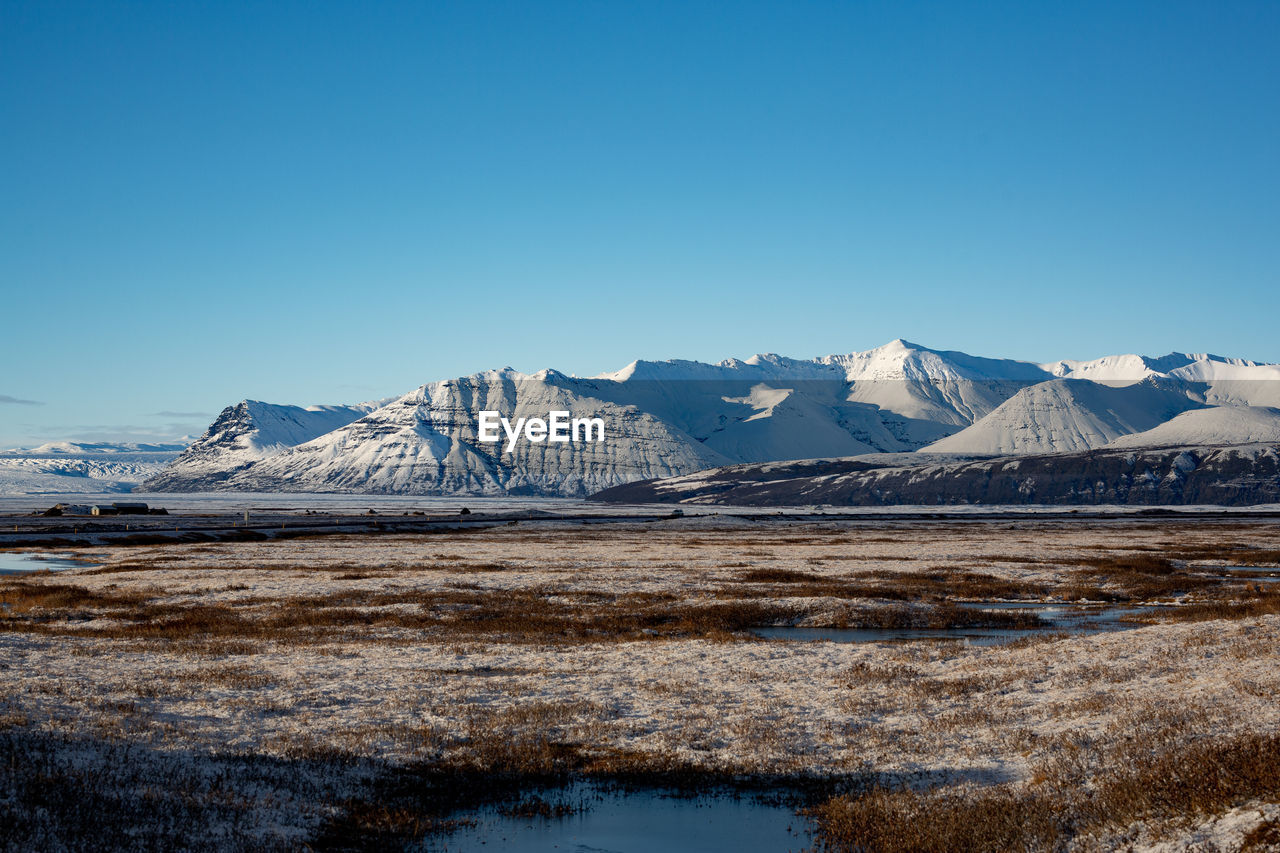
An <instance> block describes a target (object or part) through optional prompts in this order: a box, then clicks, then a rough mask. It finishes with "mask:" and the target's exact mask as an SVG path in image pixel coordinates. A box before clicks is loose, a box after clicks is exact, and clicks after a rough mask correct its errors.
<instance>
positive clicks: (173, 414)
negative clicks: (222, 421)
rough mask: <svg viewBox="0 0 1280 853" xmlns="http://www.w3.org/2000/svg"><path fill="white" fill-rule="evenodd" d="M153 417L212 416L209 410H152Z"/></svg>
mask: <svg viewBox="0 0 1280 853" xmlns="http://www.w3.org/2000/svg"><path fill="white" fill-rule="evenodd" d="M151 416H152V417H156V418H207V417H210V413H209V412H152V413H151Z"/></svg>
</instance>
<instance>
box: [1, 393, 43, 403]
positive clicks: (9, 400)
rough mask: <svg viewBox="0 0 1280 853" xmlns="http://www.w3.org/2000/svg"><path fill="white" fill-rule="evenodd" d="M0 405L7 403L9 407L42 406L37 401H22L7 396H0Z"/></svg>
mask: <svg viewBox="0 0 1280 853" xmlns="http://www.w3.org/2000/svg"><path fill="white" fill-rule="evenodd" d="M0 403H8V404H9V405H10V406H43V405H44V403H42V402H40V401H39V400H23V399H20V398H18V397H10V396H9V395H8V394H0Z"/></svg>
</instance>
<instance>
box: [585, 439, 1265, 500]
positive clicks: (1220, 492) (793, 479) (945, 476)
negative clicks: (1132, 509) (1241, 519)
mask: <svg viewBox="0 0 1280 853" xmlns="http://www.w3.org/2000/svg"><path fill="white" fill-rule="evenodd" d="M591 499H592V500H598V501H603V502H616V503H694V504H727V505H736V506H810V505H822V504H830V505H835V506H903V505H920V506H943V505H957V504H1060V505H1100V504H1108V505H1114V504H1119V505H1135V504H1136V505H1145V506H1157V505H1181V504H1217V505H1222V506H1247V505H1253V504H1265V503H1278V502H1280V448H1278V447H1277V446H1276V445H1275V444H1253V445H1241V446H1234V447H1180V448H1163V449H1156V450H1149V449H1144V450H1138V451H1135V450H1128V449H1107V450H1092V451H1086V452H1083V453H1053V454H1041V455H1034V456H1002V457H996V458H986V459H973V458H963V457H957V456H948V455H935V454H895V455H892V456H882V457H874V456H872V457H862V458H858V457H854V458H849V459H837V460H832V459H824V460H808V461H803V462H793V463H773V464H769V465H735V466H730V467H726V468H718V469H715V470H711V471H702V472H699V473H696V474H691V475H686V476H683V477H672V478H668V479H665V480H655V481H649V482H642V483H629V484H626V485H622V486H616V487H614V488H612V489H607V490H605V491H603V492H600V493H597V494H596V495H593V496H592V497H591Z"/></svg>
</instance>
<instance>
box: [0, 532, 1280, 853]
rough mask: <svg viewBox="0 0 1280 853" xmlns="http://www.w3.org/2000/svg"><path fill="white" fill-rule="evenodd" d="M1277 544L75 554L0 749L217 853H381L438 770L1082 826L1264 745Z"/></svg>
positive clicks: (1142, 816) (1081, 843)
mask: <svg viewBox="0 0 1280 853" xmlns="http://www.w3.org/2000/svg"><path fill="white" fill-rule="evenodd" d="M1274 534H1275V523H1274V522H1273V521H1270V520H1263V521H1257V522H1254V521H1229V522H1228V521H1220V522H1207V521H1199V522H1186V521H1183V522H1159V521H1146V520H1136V519H1129V520H1125V519H1117V520H1114V521H1103V522H1085V523H1063V522H1049V521H1042V520H1035V519H1034V518H1028V519H1026V520H1020V521H1008V520H1002V521H999V522H988V521H981V520H978V519H967V520H966V519H963V518H957V519H956V520H954V521H939V522H935V523H928V524H926V523H919V522H889V521H869V522H839V523H836V522H813V521H800V520H794V519H791V520H789V519H787V518H785V517H784V518H765V517H759V518H756V519H754V520H751V519H746V518H738V519H733V520H729V519H726V518H723V517H718V516H712V515H706V516H701V517H687V518H684V519H679V520H669V521H664V522H658V523H650V524H637V523H619V524H612V525H597V526H592V527H589V528H584V527H582V526H580V525H572V524H544V525H538V526H529V525H515V526H511V527H504V528H499V529H492V530H486V531H482V532H475V533H466V534H463V533H443V534H438V535H426V536H404V537H398V536H394V537H393V536H386V537H380V538H361V537H349V538H338V537H332V538H327V539H318V540H292V541H288V542H263V543H226V544H204V545H172V546H158V547H151V548H119V549H113V550H109V551H98V552H93V551H82V552H79V556H80V557H81V558H83V559H85V560H89V561H92V562H94V563H100V564H102V565H100V566H98V567H93V568H85V569H77V570H72V571H69V572H61V573H53V574H42V575H38V576H31V577H26V578H16V579H15V578H4V579H0V602H4V607H3V608H2V612H3V618H2V621H0V627H2V628H3V633H0V696H2V697H4V698H3V699H2V700H0V703H2V704H0V721H2V723H0V727H2V728H0V730H2V731H3V732H4V733H5V736H6V737H8V738H9V739H10V740H9V743H10V744H11V745H12V746H13V748H14V749H15V750H20V751H21V752H22V754H24V755H29V756H33V760H37V761H38V762H42V763H41V764H40V766H41V767H44V768H45V770H46V771H47V772H48V775H49V776H50V777H51V778H52V779H54V780H55V781H56V783H57V784H61V785H63V786H65V787H68V788H71V789H75V790H79V788H76V786H81V787H85V786H90V785H91V783H92V779H93V778H96V777H94V776H93V772H99V773H101V774H103V775H102V777H101V778H104V779H113V778H116V777H119V776H120V774H125V776H127V779H125V778H123V777H121V778H122V779H123V781H122V782H121V784H131V785H137V784H139V782H138V778H141V776H145V775H146V774H145V773H142V774H141V776H137V775H136V774H135V775H134V776H130V775H128V768H129V767H135V768H142V769H143V770H145V769H146V768H152V770H154V772H155V773H156V774H158V776H159V777H160V778H172V779H173V780H175V781H174V783H173V784H177V785H180V786H185V787H183V790H184V791H185V790H195V791H205V792H206V793H207V792H208V791H215V792H216V797H215V796H214V795H213V794H208V798H209V799H210V800H211V801H212V800H213V799H217V798H229V799H226V800H225V801H226V802H234V803H235V804H236V805H235V809H232V810H230V811H231V812H234V813H235V818H234V819H232V818H231V817H229V816H228V814H229V812H228V811H227V810H225V809H222V807H221V806H218V807H217V808H215V807H214V806H213V805H209V806H208V808H206V809H205V810H204V811H199V810H197V813H195V816H193V817H190V818H189V820H190V821H191V823H190V825H188V826H185V827H179V828H176V829H175V830H174V832H175V833H177V834H176V835H175V836H174V837H175V838H177V837H179V836H180V837H181V838H182V839H184V840H185V843H190V844H198V843H200V842H201V841H204V842H207V843H210V844H215V845H218V846H224V847H225V846H231V847H236V846H239V847H245V848H247V847H253V846H256V845H270V844H277V845H280V846H283V847H290V846H297V845H299V844H302V843H304V842H307V843H314V842H315V841H316V839H317V838H330V835H328V834H326V833H329V834H331V833H333V832H335V831H336V830H335V827H337V828H339V829H341V830H342V831H345V832H348V833H352V832H354V833H357V835H358V836H359V837H360V838H363V839H364V840H365V841H369V838H370V837H371V836H368V833H369V832H373V829H371V826H373V825H374V824H376V823H377V821H376V820H372V819H369V820H363V819H361V818H360V817H359V816H360V815H362V814H364V812H362V811H361V809H362V808H365V806H368V805H369V803H370V802H374V801H377V802H381V800H380V799H379V798H385V797H386V796H389V795H386V794H385V791H386V790H387V789H386V788H385V787H382V786H384V784H385V783H386V780H387V779H388V778H392V777H394V778H399V777H398V776H396V774H403V773H407V772H413V773H425V774H428V777H429V778H431V779H434V778H436V777H434V776H430V774H431V773H433V772H436V771H437V770H439V769H441V768H445V769H447V770H448V772H450V773H454V774H463V775H464V776H465V774H466V773H472V772H474V773H481V774H490V775H492V774H495V773H497V774H500V775H501V774H508V775H509V776H511V777H514V778H515V779H517V780H518V779H520V778H525V777H528V778H530V779H533V778H543V779H545V777H546V774H548V773H552V774H553V775H554V774H555V773H556V772H560V771H567V772H572V773H576V774H579V775H585V776H591V775H593V774H605V775H608V774H610V773H619V772H627V773H632V774H639V775H641V776H643V775H644V774H650V775H653V776H655V777H656V776H659V775H661V774H670V773H672V772H679V773H682V774H685V775H686V776H688V775H689V774H692V775H693V776H695V777H696V776H697V775H698V774H703V775H705V776H706V777H707V778H708V779H723V778H725V777H726V775H728V776H735V775H737V776H744V775H745V776H747V777H751V778H755V779H757V780H772V781H771V782H770V784H776V785H778V786H783V787H785V786H787V785H790V784H795V783H798V782H801V781H809V782H812V781H813V780H815V779H817V780H819V783H820V784H830V785H832V786H833V787H832V789H831V792H832V793H833V794H834V793H838V791H839V790H845V789H847V790H855V791H856V790H860V788H859V786H864V785H867V784H882V785H887V786H890V787H894V786H899V785H906V786H909V787H912V788H917V789H935V788H936V789H939V790H943V791H956V792H961V793H964V794H965V796H970V795H973V796H981V795H982V792H985V791H990V790H1000V791H1008V792H1014V793H1015V794H1016V795H1017V796H1022V795H1023V794H1024V793H1026V792H1033V793H1034V792H1036V791H1040V790H1043V789H1044V787H1043V786H1046V785H1061V786H1063V791H1064V792H1065V793H1063V795H1062V796H1064V797H1068V800H1069V802H1071V803H1075V802H1076V800H1071V799H1070V798H1069V795H1071V796H1074V795H1073V794H1071V792H1072V791H1076V789H1079V790H1081V791H1083V790H1086V789H1088V788H1089V787H1090V785H1092V784H1093V783H1092V782H1091V780H1093V779H1095V778H1097V779H1102V778H1104V777H1105V778H1111V777H1109V776H1107V774H1109V773H1114V772H1116V762H1117V761H1120V762H1122V763H1124V764H1125V767H1126V768H1127V767H1129V766H1130V765H1132V766H1135V767H1136V766H1140V765H1141V764H1142V762H1143V760H1145V758H1151V757H1152V756H1155V755H1157V754H1158V755H1165V754H1167V753H1169V752H1170V751H1173V752H1175V753H1176V752H1177V751H1179V750H1182V749H1184V748H1190V747H1191V746H1192V745H1194V744H1205V743H1211V742H1213V743H1216V742H1218V741H1222V742H1224V743H1226V742H1228V741H1231V739H1232V738H1235V739H1237V740H1238V739H1240V738H1249V737H1264V736H1274V734H1275V732H1276V731H1277V729H1280V705H1277V703H1276V702H1275V697H1276V695H1278V694H1280V666H1277V664H1278V663H1280V660H1278V658H1280V653H1278V651H1277V650H1278V649H1280V616H1278V615H1276V614H1277V613H1278V612H1280V606H1277V605H1280V600H1278V599H1280V596H1277V595H1276V593H1277V592H1280V590H1278V589H1277V587H1280V584H1277V583H1274V582H1273V581H1270V580H1266V579H1265V578H1266V577H1269V576H1271V575H1274V574H1276V571H1275V570H1274V569H1273V570H1271V571H1270V572H1268V571H1267V570H1266V569H1257V570H1254V571H1252V572H1246V573H1245V574H1246V575H1249V576H1247V577H1244V578H1242V579H1225V580H1224V579H1223V578H1224V577H1226V575H1227V573H1226V572H1224V570H1223V568H1222V567H1223V566H1224V565H1226V564H1228V563H1231V564H1245V565H1253V564H1256V565H1259V566H1269V565H1275V563H1276V561H1277V559H1280V554H1278V553H1277V552H1276V551H1275V550H1271V549H1274V547H1275V539H1274ZM1108 598H1110V599H1113V600H1115V599H1119V600H1126V601H1128V602H1129V603H1145V604H1156V605H1160V606H1159V607H1156V608H1155V609H1154V610H1152V611H1151V613H1150V615H1149V616H1148V617H1147V619H1148V620H1149V621H1148V622H1147V623H1145V624H1143V625H1141V626H1138V627H1134V628H1133V629H1132V630H1125V631H1117V632H1113V633H1099V634H1092V635H1058V634H1050V635H1045V634H1029V635H1028V638H1027V639H1025V640H1021V641H1018V642H1015V643H1013V644H1011V645H1006V646H997V647H971V646H966V645H964V644H963V643H959V642H943V643H859V644H853V643H829V642H816V643H802V642H786V641H766V640H761V639H759V638H756V637H754V636H753V635H752V634H750V633H749V631H747V630H744V629H745V628H747V627H749V626H750V625H751V624H763V623H774V624H802V625H839V624H855V623H857V624H862V623H867V624H890V623H893V622H895V620H896V621H901V620H904V619H905V620H911V619H916V620H919V619H925V620H932V622H933V623H938V624H942V623H946V621H947V620H948V619H955V618H957V617H956V612H957V611H956V609H955V608H954V607H953V606H951V605H949V604H948V601H970V602H972V601H991V600H1009V599H1016V600H1022V601H1042V602H1043V601H1056V602H1060V603H1063V602H1076V601H1080V600H1090V601H1101V600H1105V599H1108ZM939 620H941V622H939ZM1231 742H1233V743H1234V742H1235V741H1231ZM1156 747H1158V750H1156ZM1152 750H1156V751H1154V752H1153V751H1152ZM1160 750H1163V752H1160ZM15 754H16V753H15ZM232 757H237V758H235V760H236V761H240V762H241V764H240V765H237V766H239V767H240V770H239V771H238V772H234V773H231V772H228V771H227V770H226V767H227V764H226V762H228V761H231V760H232ZM122 758H123V762H124V763H123V765H122V763H121V762H122ZM1153 760H1154V759H1153ZM107 764H110V765H111V769H109V770H108V769H103V768H104V766H105V765H107ZM69 768H78V770H76V773H79V774H80V775H76V774H75V773H72V771H71V769H69ZM85 768H98V769H97V770H93V771H92V772H89V775H88V776H86V775H84V773H85V772H87V771H86V770H85ZM432 768H436V770H432ZM147 772H150V771H147ZM113 774H115V775H114V776H113ZM15 777H16V778H18V779H19V782H17V783H15V782H13V781H12V780H13V778H15ZM428 777H424V778H428ZM22 778H23V774H22V773H21V772H17V773H15V772H14V771H13V770H10V774H9V780H8V781H9V783H10V785H11V787H12V786H14V785H18V784H23V783H22V782H21V780H22ZM415 778H416V777H415ZM450 778H455V777H450ZM456 778H462V776H458V777H456ZM467 778H470V777H467ZM503 778H508V777H507V776H503ZM209 779H216V780H217V782H216V783H212V782H209V781H208V780H209ZM130 780H131V781H130ZM200 780H204V782H201V781H200ZM822 780H826V781H825V782H822ZM1046 780H1047V781H1046ZM1064 780H1065V781H1064ZM455 781H456V779H455ZM50 784H53V783H50ZM424 784H425V783H424ZM201 785H204V787H203V788H202V787H201ZM840 785H843V786H845V788H844V789H841V788H839V786H840ZM1073 785H1074V786H1075V787H1072V786H1073ZM54 787H56V785H54ZM23 790H24V791H26V792H27V793H26V796H30V786H28V787H27V788H24V789H23ZM1055 790H1056V789H1055ZM380 792H381V793H380ZM1276 793H1277V792H1274V791H1257V790H1253V789H1249V790H1246V791H1244V792H1243V793H1240V794H1239V796H1237V797H1236V798H1235V799H1230V798H1228V799H1229V802H1228V801H1223V802H1222V803H1219V802H1218V801H1213V802H1214V803H1215V804H1214V805H1213V806H1212V807H1205V808H1204V809H1199V808H1195V809H1193V808H1188V809H1186V810H1185V811H1177V810H1176V809H1175V810H1174V812H1172V813H1171V812H1170V811H1169V809H1168V808H1163V807H1159V806H1158V805H1156V806H1151V808H1150V809H1148V810H1146V811H1143V808H1145V807H1135V808H1137V811H1135V812H1133V813H1132V814H1128V815H1127V816H1126V815H1120V816H1119V817H1117V818H1116V819H1115V820H1113V821H1111V822H1103V823H1090V822H1088V820H1085V819H1084V818H1081V819H1080V821H1079V822H1077V823H1076V824H1074V825H1072V828H1070V829H1069V831H1066V834H1065V835H1064V837H1063V838H1062V839H1059V840H1060V841H1062V846H1066V847H1075V848H1078V849H1098V848H1099V847H1101V848H1113V847H1119V846H1123V845H1126V844H1127V845H1130V846H1131V847H1151V846H1154V845H1161V846H1160V847H1159V849H1167V850H1182V849H1187V850H1189V849H1240V848H1241V846H1242V845H1243V844H1244V839H1245V838H1246V837H1253V838H1255V839H1256V838H1262V837H1264V836H1265V834H1266V832H1268V831H1270V830H1268V827H1271V828H1274V827H1275V825H1276V821H1277V819H1278V818H1280V807H1278V806H1277V805H1276V803H1277V799H1276V798H1275V794H1276ZM1011 795H1013V794H1011ZM192 796H194V797H195V799H196V800H198V801H200V802H203V800H200V796H205V795H192ZM1081 796H1083V795H1081ZM6 797H8V798H9V799H8V801H9V802H13V797H14V794H13V792H12V790H11V791H10V792H9V793H8V794H5V792H4V791H0V818H2V817H4V815H5V809H6V808H10V809H12V806H6V805H5V803H6ZM218 802H219V803H222V802H224V800H222V799H219V800H218ZM841 802H842V801H839V800H833V801H831V803H829V804H828V807H829V808H830V809H837V810H838V808H839V807H840V803H841ZM1064 802H1065V801H1064ZM362 804H363V805H362ZM832 804H834V805H832ZM416 807H421V808H426V807H425V806H422V804H421V803H418V806H416ZM191 808H194V807H191ZM202 808H204V807H203V806H202ZM405 808H408V807H407V806H405ZM432 808H439V804H438V803H437V804H435V805H433V806H432ZM1162 808H1163V810H1162ZM447 811H448V810H447V809H444V810H443V811H440V812H439V813H437V812H432V811H431V810H430V809H427V811H426V812H424V813H429V814H430V815H432V820H436V819H437V818H439V817H440V816H441V815H445V814H447ZM384 818H385V815H384ZM385 819H386V820H390V818H385ZM26 820H27V821H28V823H24V824H23V826H24V828H25V827H27V826H28V824H34V825H35V828H34V829H31V831H32V832H33V833H36V834H35V835H33V836H31V837H34V838H41V837H42V836H40V835H39V834H38V833H39V832H42V831H46V830H49V831H53V832H55V833H56V828H54V829H51V828H50V826H48V825H44V824H41V823H40V820H39V819H38V818H32V817H31V816H30V815H27V817H26ZM362 820H363V822H362ZM55 822H56V819H55ZM46 823H47V822H46ZM392 823H393V824H394V825H395V826H397V827H400V826H402V825H401V824H397V823H395V822H394V821H392ZM68 825H71V824H70V823H69V824H68ZM414 825H415V826H418V827H419V831H427V830H435V829H440V828H441V825H439V824H438V823H432V822H431V821H430V820H420V821H418V823H416V824H414ZM397 831H399V830H397ZM405 831H406V832H408V833H409V835H412V834H413V833H412V832H409V831H408V830H405ZM359 833H365V834H364V835H359ZM392 835H393V836H394V833H392ZM344 837H345V836H344ZM429 837H435V836H429ZM440 837H441V838H447V836H440ZM395 838H398V839H399V841H403V840H404V839H403V838H400V837H399V836H394V838H393V839H392V840H394V839H395ZM384 840H386V839H384ZM397 843H398V842H397ZM1197 844H1198V845H1199V846H1198V847H1196V846H1195V845H1197ZM1214 845H1216V846H1214ZM1263 849H1265V848H1263Z"/></svg>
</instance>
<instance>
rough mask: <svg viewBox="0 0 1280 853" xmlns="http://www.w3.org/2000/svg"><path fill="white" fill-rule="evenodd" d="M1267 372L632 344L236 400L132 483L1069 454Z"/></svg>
mask: <svg viewBox="0 0 1280 853" xmlns="http://www.w3.org/2000/svg"><path fill="white" fill-rule="evenodd" d="M1277 380H1280V366H1278V365H1270V364H1260V363H1256V362H1249V361H1245V360H1242V359H1227V358H1221V357H1219V356H1213V355H1194V354H1171V355H1168V356H1162V357H1160V358H1149V357H1145V356H1137V355H1122V356H1111V357H1107V358H1102V359H1097V360H1094V361H1059V362H1052V363H1048V364H1033V363H1030V362H1022V361H1014V360H1009V359H991V358H979V357H975V356H970V355H967V354H965V353H961V352H954V351H944V350H932V349H929V348H927V347H922V346H919V345H917V344H912V343H909V342H907V341H903V340H897V341H892V342H890V343H888V344H886V345H884V346H881V347H877V348H875V349H871V350H867V351H864V352H853V353H849V354H845V355H831V356H825V357H822V358H816V359H811V360H798V359H792V358H787V357H785V356H779V355H772V354H765V355H756V356H753V357H751V358H749V359H744V360H739V359H729V360H726V361H722V362H720V363H718V364H704V363H701V362H693V361H636V362H632V363H631V364H629V365H627V366H626V367H624V368H622V369H621V370H617V371H613V372H610V373H605V374H601V375H599V376H594V377H588V378H580V377H573V376H566V375H565V374H562V373H558V372H556V371H554V370H544V371H541V372H539V373H534V374H523V373H518V372H516V371H514V370H511V369H509V368H508V369H506V370H498V371H488V372H485V373H478V374H474V375H472V376H468V377H462V378H459V379H451V380H446V381H441V382H431V383H428V384H426V385H423V386H422V387H420V388H418V389H416V390H415V391H412V392H410V393H409V394H406V395H404V396H401V397H399V398H395V399H392V400H386V401H380V402H378V403H366V404H360V405H356V406H324V407H311V408H307V409H303V408H298V407H295V406H280V405H273V404H267V403H259V402H255V401H244V402H241V403H239V404H238V405H236V406H231V407H228V408H227V409H226V410H224V411H223V412H222V414H221V415H220V416H219V417H218V419H217V420H216V421H215V422H214V423H213V424H212V425H211V426H210V428H209V430H208V431H207V432H206V433H205V435H203V436H201V437H200V438H199V439H198V440H197V441H196V442H194V443H193V444H192V445H191V447H190V448H188V449H187V450H186V451H185V452H184V453H183V454H182V455H181V456H180V457H179V458H178V459H176V460H175V461H174V463H173V464H172V465H171V466H169V467H168V468H167V469H166V470H165V471H164V472H163V473H162V474H160V475H158V476H156V477H154V478H152V479H150V480H149V481H148V482H147V483H146V488H148V489H155V490H172V491H185V490H203V489H232V490H266V491H333V492H365V493H395V494H500V493H520V494H546V495H569V496H579V495H586V494H590V493H592V492H594V491H598V490H600V489H604V488H609V487H612V486H617V485H621V484H624V483H630V482H634V481H637V480H643V479H649V478H654V477H666V476H677V475H682V474H689V473H692V472H695V471H699V470H703V469H707V468H711V467H715V466H720V465H727V464H733V463H767V462H771V461H782V460H799V459H813V458H823V457H851V456H860V455H866V454H882V453H904V452H912V451H917V450H920V449H922V448H925V449H928V450H930V451H935V452H946V453H960V454H969V455H973V454H989V455H995V454H1001V455H1006V454H1025V453H1043V452H1072V451H1080V450H1088V449H1091V448H1096V447H1101V446H1103V445H1107V444H1109V443H1111V442H1113V441H1115V440H1117V439H1120V438H1122V437H1125V436H1130V435H1135V434H1138V435H1146V434H1147V433H1148V431H1151V430H1153V429H1155V428H1156V427H1158V426H1160V425H1161V424H1164V423H1165V422H1167V421H1170V420H1171V419H1173V418H1175V417H1176V416H1179V415H1181V414H1182V413H1184V412H1188V411H1191V410H1197V409H1205V408H1209V407H1214V406H1221V405H1224V404H1225V405H1230V406H1246V407H1247V406H1253V407H1264V406H1276V405H1280V393H1278V392H1280V381H1277ZM482 410H495V411H499V412H501V413H502V414H503V415H505V416H508V417H512V418H515V417H546V415H547V413H548V412H549V411H551V410H567V411H571V412H573V413H574V414H575V415H578V416H590V417H601V418H603V419H604V420H605V422H606V424H607V427H606V429H607V434H608V436H609V440H608V441H607V442H605V443H604V444H601V445H595V444H567V445H565V444H555V445H553V444H551V443H549V442H548V443H541V444H537V443H530V442H527V441H523V440H522V441H520V442H519V443H518V444H517V446H516V448H515V452H514V453H506V452H505V450H504V448H503V447H502V446H501V445H493V444H487V443H483V442H480V441H479V440H478V435H477V432H476V427H477V421H478V417H479V412H480V411H482ZM1220 417H1222V418H1224V419H1226V420H1227V421H1229V420H1230V415H1229V414H1223V415H1221V416H1220ZM1219 427H1222V424H1218V427H1215V429H1218V428H1219ZM1219 431H1220V430H1219ZM1211 432H1213V430H1208V431H1202V433H1203V434H1204V435H1209V434H1210V433H1211ZM1245 432H1247V433H1248V434H1249V435H1254V434H1255V433H1253V432H1249V431H1248V430H1246V431H1245ZM1196 434H1200V433H1196ZM1214 434H1216V433H1214ZM1257 434H1261V433H1257ZM1156 437H1157V438H1158V437H1159V436H1158V435H1157V436H1156ZM1136 440H1139V441H1144V440H1146V439H1136ZM1184 443H1186V442H1184Z"/></svg>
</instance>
